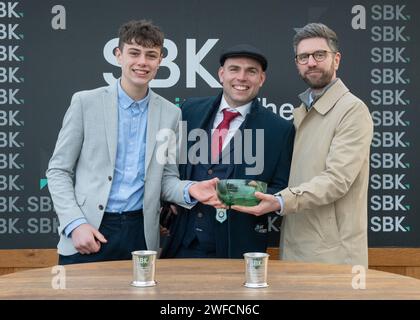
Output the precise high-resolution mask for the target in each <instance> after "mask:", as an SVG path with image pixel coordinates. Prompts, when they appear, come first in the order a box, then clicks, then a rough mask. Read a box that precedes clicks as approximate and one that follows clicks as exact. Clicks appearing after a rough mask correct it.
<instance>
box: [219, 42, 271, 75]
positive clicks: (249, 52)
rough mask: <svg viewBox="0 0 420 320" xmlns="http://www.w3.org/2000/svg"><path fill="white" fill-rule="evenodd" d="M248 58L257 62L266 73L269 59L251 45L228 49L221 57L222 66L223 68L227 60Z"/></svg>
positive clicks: (240, 45) (239, 45)
mask: <svg viewBox="0 0 420 320" xmlns="http://www.w3.org/2000/svg"><path fill="white" fill-rule="evenodd" d="M233 57H248V58H252V59H255V60H257V61H258V62H259V63H260V64H261V67H262V69H263V71H265V70H266V69H267V59H266V57H265V56H264V54H263V53H262V52H261V51H260V50H258V49H257V48H255V47H253V46H251V45H249V44H238V45H236V46H233V47H231V48H228V49H226V50H224V51H223V52H222V54H221V55H220V65H221V66H223V65H224V64H225V61H226V59H227V58H233Z"/></svg>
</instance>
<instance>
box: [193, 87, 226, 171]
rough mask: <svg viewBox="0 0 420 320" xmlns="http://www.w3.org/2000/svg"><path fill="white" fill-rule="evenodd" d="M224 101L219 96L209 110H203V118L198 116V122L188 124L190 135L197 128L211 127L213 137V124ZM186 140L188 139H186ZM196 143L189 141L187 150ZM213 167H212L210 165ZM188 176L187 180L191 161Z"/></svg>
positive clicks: (209, 142) (220, 95) (209, 144)
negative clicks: (221, 102)
mask: <svg viewBox="0 0 420 320" xmlns="http://www.w3.org/2000/svg"><path fill="white" fill-rule="evenodd" d="M221 99H222V94H219V96H217V98H216V99H215V100H214V101H213V103H212V104H211V105H210V107H209V108H205V110H203V116H198V117H197V122H196V123H193V124H192V125H191V124H190V123H188V133H189V132H190V131H191V130H192V129H196V128H201V129H204V130H205V129H206V128H208V127H210V131H209V134H210V135H211V128H213V122H212V121H214V118H215V115H216V112H217V110H218V109H219V105H220V101H221ZM185 138H186V137H185ZM194 143H195V141H188V148H187V150H188V151H189V150H190V148H191V146H192V145H193V144H194ZM208 146H209V148H208V150H209V152H211V151H210V150H211V147H210V146H211V137H210V139H208ZM210 166H211V165H210ZM186 170H187V176H186V179H189V178H190V177H191V174H192V165H191V163H190V161H188V162H187V167H186Z"/></svg>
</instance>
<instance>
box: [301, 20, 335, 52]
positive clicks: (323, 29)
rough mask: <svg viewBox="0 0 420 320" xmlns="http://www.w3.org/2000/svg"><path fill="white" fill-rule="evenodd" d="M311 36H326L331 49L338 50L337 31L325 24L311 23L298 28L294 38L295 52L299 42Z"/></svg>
mask: <svg viewBox="0 0 420 320" xmlns="http://www.w3.org/2000/svg"><path fill="white" fill-rule="evenodd" d="M310 38H324V39H325V40H327V43H328V46H329V47H330V49H331V51H334V52H338V37H337V35H336V33H335V32H334V31H333V30H332V29H330V28H328V27H327V26H326V25H325V24H322V23H309V24H307V25H306V26H304V27H303V28H300V29H298V30H297V32H296V34H295V36H294V38H293V49H294V50H295V53H296V49H297V46H298V44H299V42H301V41H302V40H304V39H310Z"/></svg>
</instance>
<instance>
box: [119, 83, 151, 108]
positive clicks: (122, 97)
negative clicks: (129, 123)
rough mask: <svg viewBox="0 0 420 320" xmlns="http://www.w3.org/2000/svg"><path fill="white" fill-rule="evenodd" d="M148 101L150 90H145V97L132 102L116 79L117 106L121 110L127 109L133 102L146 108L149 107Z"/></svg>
mask: <svg viewBox="0 0 420 320" xmlns="http://www.w3.org/2000/svg"><path fill="white" fill-rule="evenodd" d="M149 100H150V90H149V89H147V94H146V96H145V97H144V98H143V99H141V100H138V101H134V100H133V99H131V98H130V96H129V95H128V94H127V93H126V92H125V91H124V89H123V88H122V87H121V79H118V105H119V106H120V107H121V108H123V109H128V108H129V107H130V106H131V105H132V104H133V102H137V103H138V104H139V105H145V106H146V107H147V106H148V105H149Z"/></svg>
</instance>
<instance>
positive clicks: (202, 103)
mask: <svg viewBox="0 0 420 320" xmlns="http://www.w3.org/2000/svg"><path fill="white" fill-rule="evenodd" d="M221 97H222V93H221V94H219V95H218V96H216V97H206V98H191V99H188V100H186V101H185V102H184V103H183V105H182V119H183V121H185V122H186V123H187V132H188V133H189V132H190V131H191V130H193V129H198V128H200V129H206V128H208V127H209V125H210V126H211V125H212V124H210V123H209V122H210V121H213V119H214V115H215V113H216V112H217V110H218V108H219V106H220V101H221ZM244 129H251V130H255V129H264V154H263V155H258V157H262V156H263V157H264V158H263V160H264V168H263V171H262V172H261V174H258V175H246V171H245V169H246V168H247V167H254V166H255V164H250V165H249V164H246V163H245V161H242V163H241V164H235V165H230V166H229V169H228V171H229V172H227V174H226V176H227V177H229V178H230V179H254V180H260V181H264V182H267V184H268V189H267V193H271V194H274V193H276V192H278V191H279V190H282V189H284V188H285V187H287V184H288V179H289V171H290V163H291V160H292V152H293V141H294V135H295V130H294V127H293V124H292V123H290V122H288V121H286V120H284V119H282V118H281V117H280V116H278V115H276V114H274V113H273V112H272V111H271V110H267V109H266V108H264V107H263V106H261V104H260V102H259V101H258V100H257V98H255V99H254V100H253V103H252V105H251V109H250V112H249V113H248V114H247V116H246V117H245V120H244V122H243V123H242V125H241V127H240V128H239V130H244ZM253 136H254V137H255V131H253ZM183 138H184V141H185V139H186V137H183ZM231 141H233V139H232V140H231ZM194 143H196V142H195V141H189V142H188V143H187V148H188V150H189V148H190V147H191V145H193V144H194ZM255 143H256V141H255V138H254V139H253V141H252V144H253V146H252V147H253V148H252V150H253V154H254V155H255V150H256V147H255ZM230 147H231V148H233V143H231V144H230ZM224 152H225V151H224ZM191 171H192V164H191V163H190V162H189V161H188V160H187V162H186V163H184V164H180V165H179V172H180V178H181V179H182V180H184V179H190V177H191ZM187 213H188V209H184V208H181V207H178V215H176V218H175V220H174V221H173V222H172V224H171V226H170V233H171V235H170V236H169V237H168V238H167V239H165V242H164V244H163V250H162V254H161V257H162V258H169V257H173V256H174V255H175V253H176V251H177V249H178V248H179V246H180V245H181V244H182V240H183V237H184V235H185V233H186V226H187V221H188V214H187ZM228 222H229V230H228V233H229V242H230V243H229V250H228V255H229V256H228V257H224V258H242V257H243V256H242V255H243V253H245V252H251V251H259V252H264V251H265V250H266V248H267V241H268V234H267V224H268V215H263V216H260V217H256V216H253V215H248V214H246V213H241V212H237V211H234V210H228ZM225 223H226V222H225Z"/></svg>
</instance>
